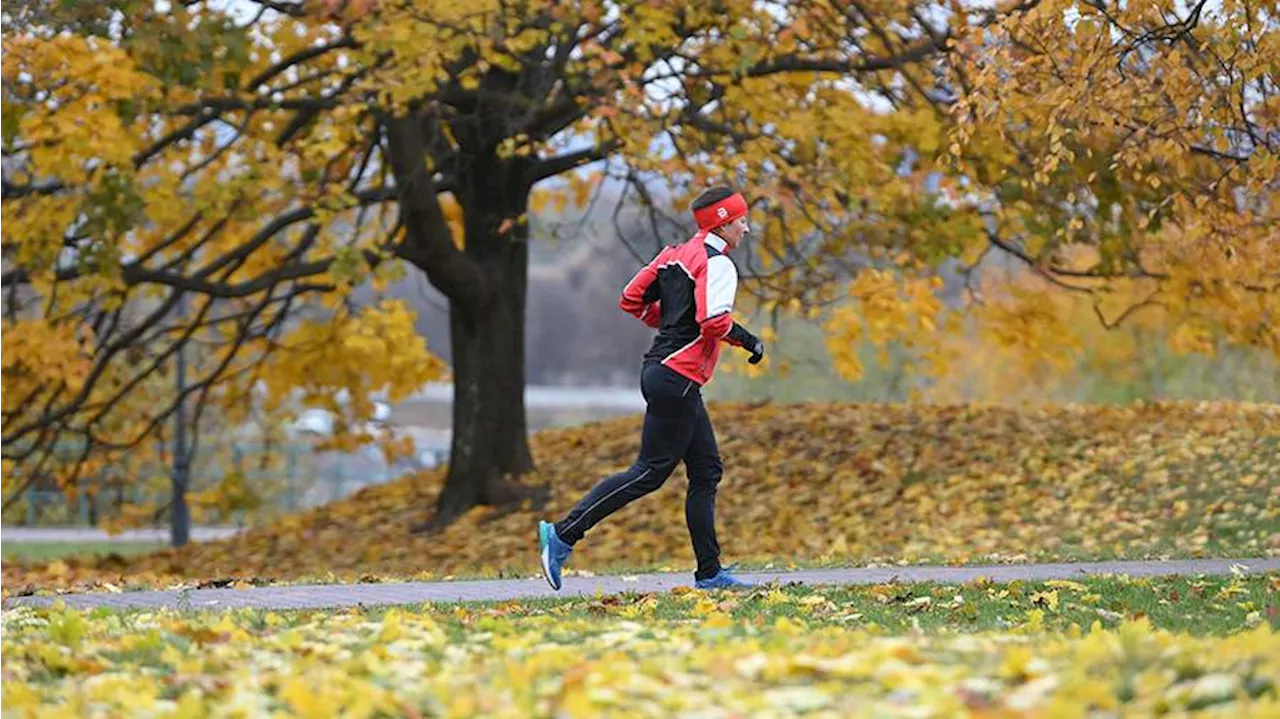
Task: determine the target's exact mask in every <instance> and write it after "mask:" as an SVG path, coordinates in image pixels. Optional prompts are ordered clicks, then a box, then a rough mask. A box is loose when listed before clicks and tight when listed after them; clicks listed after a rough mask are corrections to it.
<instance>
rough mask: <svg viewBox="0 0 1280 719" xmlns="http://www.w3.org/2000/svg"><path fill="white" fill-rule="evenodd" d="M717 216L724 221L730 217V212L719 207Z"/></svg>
mask: <svg viewBox="0 0 1280 719" xmlns="http://www.w3.org/2000/svg"><path fill="white" fill-rule="evenodd" d="M716 216H717V217H719V218H720V219H722V220H723V219H724V218H726V217H728V216H729V211H728V210H726V209H725V208H723V207H717V208H716Z"/></svg>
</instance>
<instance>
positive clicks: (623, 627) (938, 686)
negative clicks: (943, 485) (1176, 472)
mask: <svg viewBox="0 0 1280 719" xmlns="http://www.w3.org/2000/svg"><path fill="white" fill-rule="evenodd" d="M1278 591H1280V575H1271V576H1269V577H1247V578H1246V577H1223V578H1199V579H1197V578H1162V579H1153V580H1130V579H1126V578H1123V577H1113V578H1098V579H1089V580H1086V581H1082V582H1074V581H1054V582H1042V583H1023V582H1014V583H1009V584H987V583H982V582H974V583H969V584H966V585H962V586H958V587H957V586H933V585H897V584H890V585H879V586H871V587H857V588H845V589H834V588H818V589H813V588H797V587H763V588H760V589H757V590H754V591H752V592H748V593H728V592H710V593H708V592H699V591H686V592H676V593H669V594H664V595H654V594H631V595H621V596H613V597H607V598H600V599H591V598H585V599H575V600H569V601H565V600H559V601H555V600H543V601H533V602H524V603H521V602H504V603H486V604H470V605H435V606H432V605H424V606H419V607H413V608H408V609H375V610H364V609H355V610H346V611H340V612H315V611H311V612H268V611H261V610H243V611H237V612H222V613H213V612H208V613H205V612H163V613H150V612H124V613H117V612H112V611H109V610H98V611H95V612H89V613H85V612H79V611H74V610H64V609H61V608H45V609H29V608H21V609H17V610H10V611H7V612H5V614H4V618H3V629H4V633H3V636H4V639H3V653H4V668H3V679H4V682H3V690H2V691H3V704H4V708H5V715H6V716H10V715H12V716H24V715H31V716H35V715H38V716H41V717H58V716H85V715H90V714H99V715H119V714H127V715H129V716H139V717H148V716H182V717H200V716H210V715H217V716H225V715H235V714H236V713H237V712H239V713H241V714H243V715H248V716H265V715H268V714H273V713H276V712H279V713H283V714H286V715H296V716H332V715H334V714H339V713H341V714H343V715H345V716H354V717H359V716H376V715H381V716H472V715H476V714H481V715H485V716H511V717H530V716H558V717H595V716H672V715H682V716H684V715H688V716H699V717H731V716H790V715H802V714H803V715H809V716H910V717H965V716H987V717H991V716H1086V715H1089V713H1090V712H1091V711H1092V712H1094V714H1093V715H1098V716H1117V715H1123V716H1150V715H1154V714H1161V713H1171V714H1173V715H1177V714H1179V713H1181V712H1183V711H1184V710H1192V711H1193V712H1194V713H1197V714H1201V715H1206V716H1222V717H1233V718H1235V717H1249V716H1256V717H1263V716H1276V713H1277V712H1280V699H1278V697H1277V688H1278V687H1280V634H1277V629H1278V628H1280V625H1278V624H1277V621H1276V610H1277V601H1278V600H1277V592H1278Z"/></svg>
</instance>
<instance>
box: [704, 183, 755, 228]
mask: <svg viewBox="0 0 1280 719" xmlns="http://www.w3.org/2000/svg"><path fill="white" fill-rule="evenodd" d="M746 214H747V201H746V200H745V199H743V197H742V195H741V194H739V193H736V192H735V193H733V194H732V195H730V196H728V197H726V198H724V199H723V200H721V201H719V202H717V203H715V204H714V205H707V206H706V207H703V208H701V209H697V210H694V211H693V219H695V220H697V222H698V229H699V230H714V229H715V228H717V227H719V226H721V225H727V224H729V223H730V222H733V221H734V220H736V219H738V218H739V217H743V216H745V215H746Z"/></svg>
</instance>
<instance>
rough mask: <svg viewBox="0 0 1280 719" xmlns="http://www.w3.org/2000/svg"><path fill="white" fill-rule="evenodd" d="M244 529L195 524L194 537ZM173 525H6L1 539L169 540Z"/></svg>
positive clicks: (212, 536)
mask: <svg viewBox="0 0 1280 719" xmlns="http://www.w3.org/2000/svg"><path fill="white" fill-rule="evenodd" d="M240 531H241V530H239V529H237V528H236V527H192V528H191V541H193V542H207V541H209V540H212V539H222V538H224V537H230V536H234V535H235V534H236V533H238V532H240ZM168 541H169V529H168V528H167V527H165V528H161V529H128V530H125V531H123V532H120V533H119V534H107V532H106V530H103V529H95V528H93V527H4V528H0V543H5V544H10V543H12V544H45V543H50V544H52V543H55V542H56V543H63V542H75V543H88V542H121V543H132V542H147V543H151V542H154V543H168Z"/></svg>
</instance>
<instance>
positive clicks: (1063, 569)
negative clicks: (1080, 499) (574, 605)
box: [6, 557, 1280, 609]
mask: <svg viewBox="0 0 1280 719" xmlns="http://www.w3.org/2000/svg"><path fill="white" fill-rule="evenodd" d="M1235 565H1243V566H1244V567H1245V571H1247V572H1249V573H1251V574H1260V573H1264V572H1274V571H1280V557H1272V558H1267V559H1262V558H1258V559H1183V560H1171V561H1163V562H1162V561H1134V562H1087V563H1078V564H1006V565H993V566H969V567H884V568H879V567H877V568H858V569H810V570H802V571H792V572H786V571H782V572H745V573H743V574H741V575H740V576H742V577H743V578H744V579H747V580H749V581H753V582H761V583H763V582H771V581H776V582H780V583H789V582H800V583H803V584H880V583H884V582H892V581H900V582H924V581H934V582H948V583H958V582H966V581H969V580H971V579H975V578H977V577H986V578H987V579H990V580H992V581H998V582H1005V581H1012V580H1015V579H1027V580H1044V579H1077V578H1080V577H1083V576H1086V575H1091V574H1095V575H1096V574H1126V575H1129V576H1131V577H1141V576H1157V575H1170V574H1183V575H1195V574H1227V573H1230V572H1231V568H1232V567H1233V566H1235ZM689 583H690V576H689V575H688V574H674V573H669V574H642V575H639V576H632V577H627V576H609V577H566V578H565V582H564V588H563V589H562V590H561V591H560V592H559V593H557V592H553V591H552V590H551V588H550V587H548V586H547V583H546V582H545V581H543V580H542V579H541V578H536V579H497V580H484V581H467V582H402V583H396V584H329V585H325V584H317V585H299V586H292V587H255V588H250V589H195V590H187V591H185V592H182V591H163V592H123V593H119V594H108V593H92V594H64V595H59V596H56V597H14V598H11V599H10V600H9V601H8V602H6V605H7V606H13V605H17V604H49V603H51V602H54V601H57V600H61V601H63V602H66V604H67V605H68V606H72V607H84V608H89V607H116V608H127V607H146V608H157V607H171V608H177V609H228V608H240V607H257V608H263V609H268V608H269V609H314V608H326V607H350V606H356V605H364V606H373V605H386V604H418V603H421V602H453V601H472V600H492V599H499V600H501V599H524V598H529V597H551V596H592V595H594V594H596V593H597V592H600V593H603V594H613V593H618V592H628V591H632V592H655V591H660V592H661V591H668V590H671V589H674V588H676V587H679V586H684V585H688V584H689Z"/></svg>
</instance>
